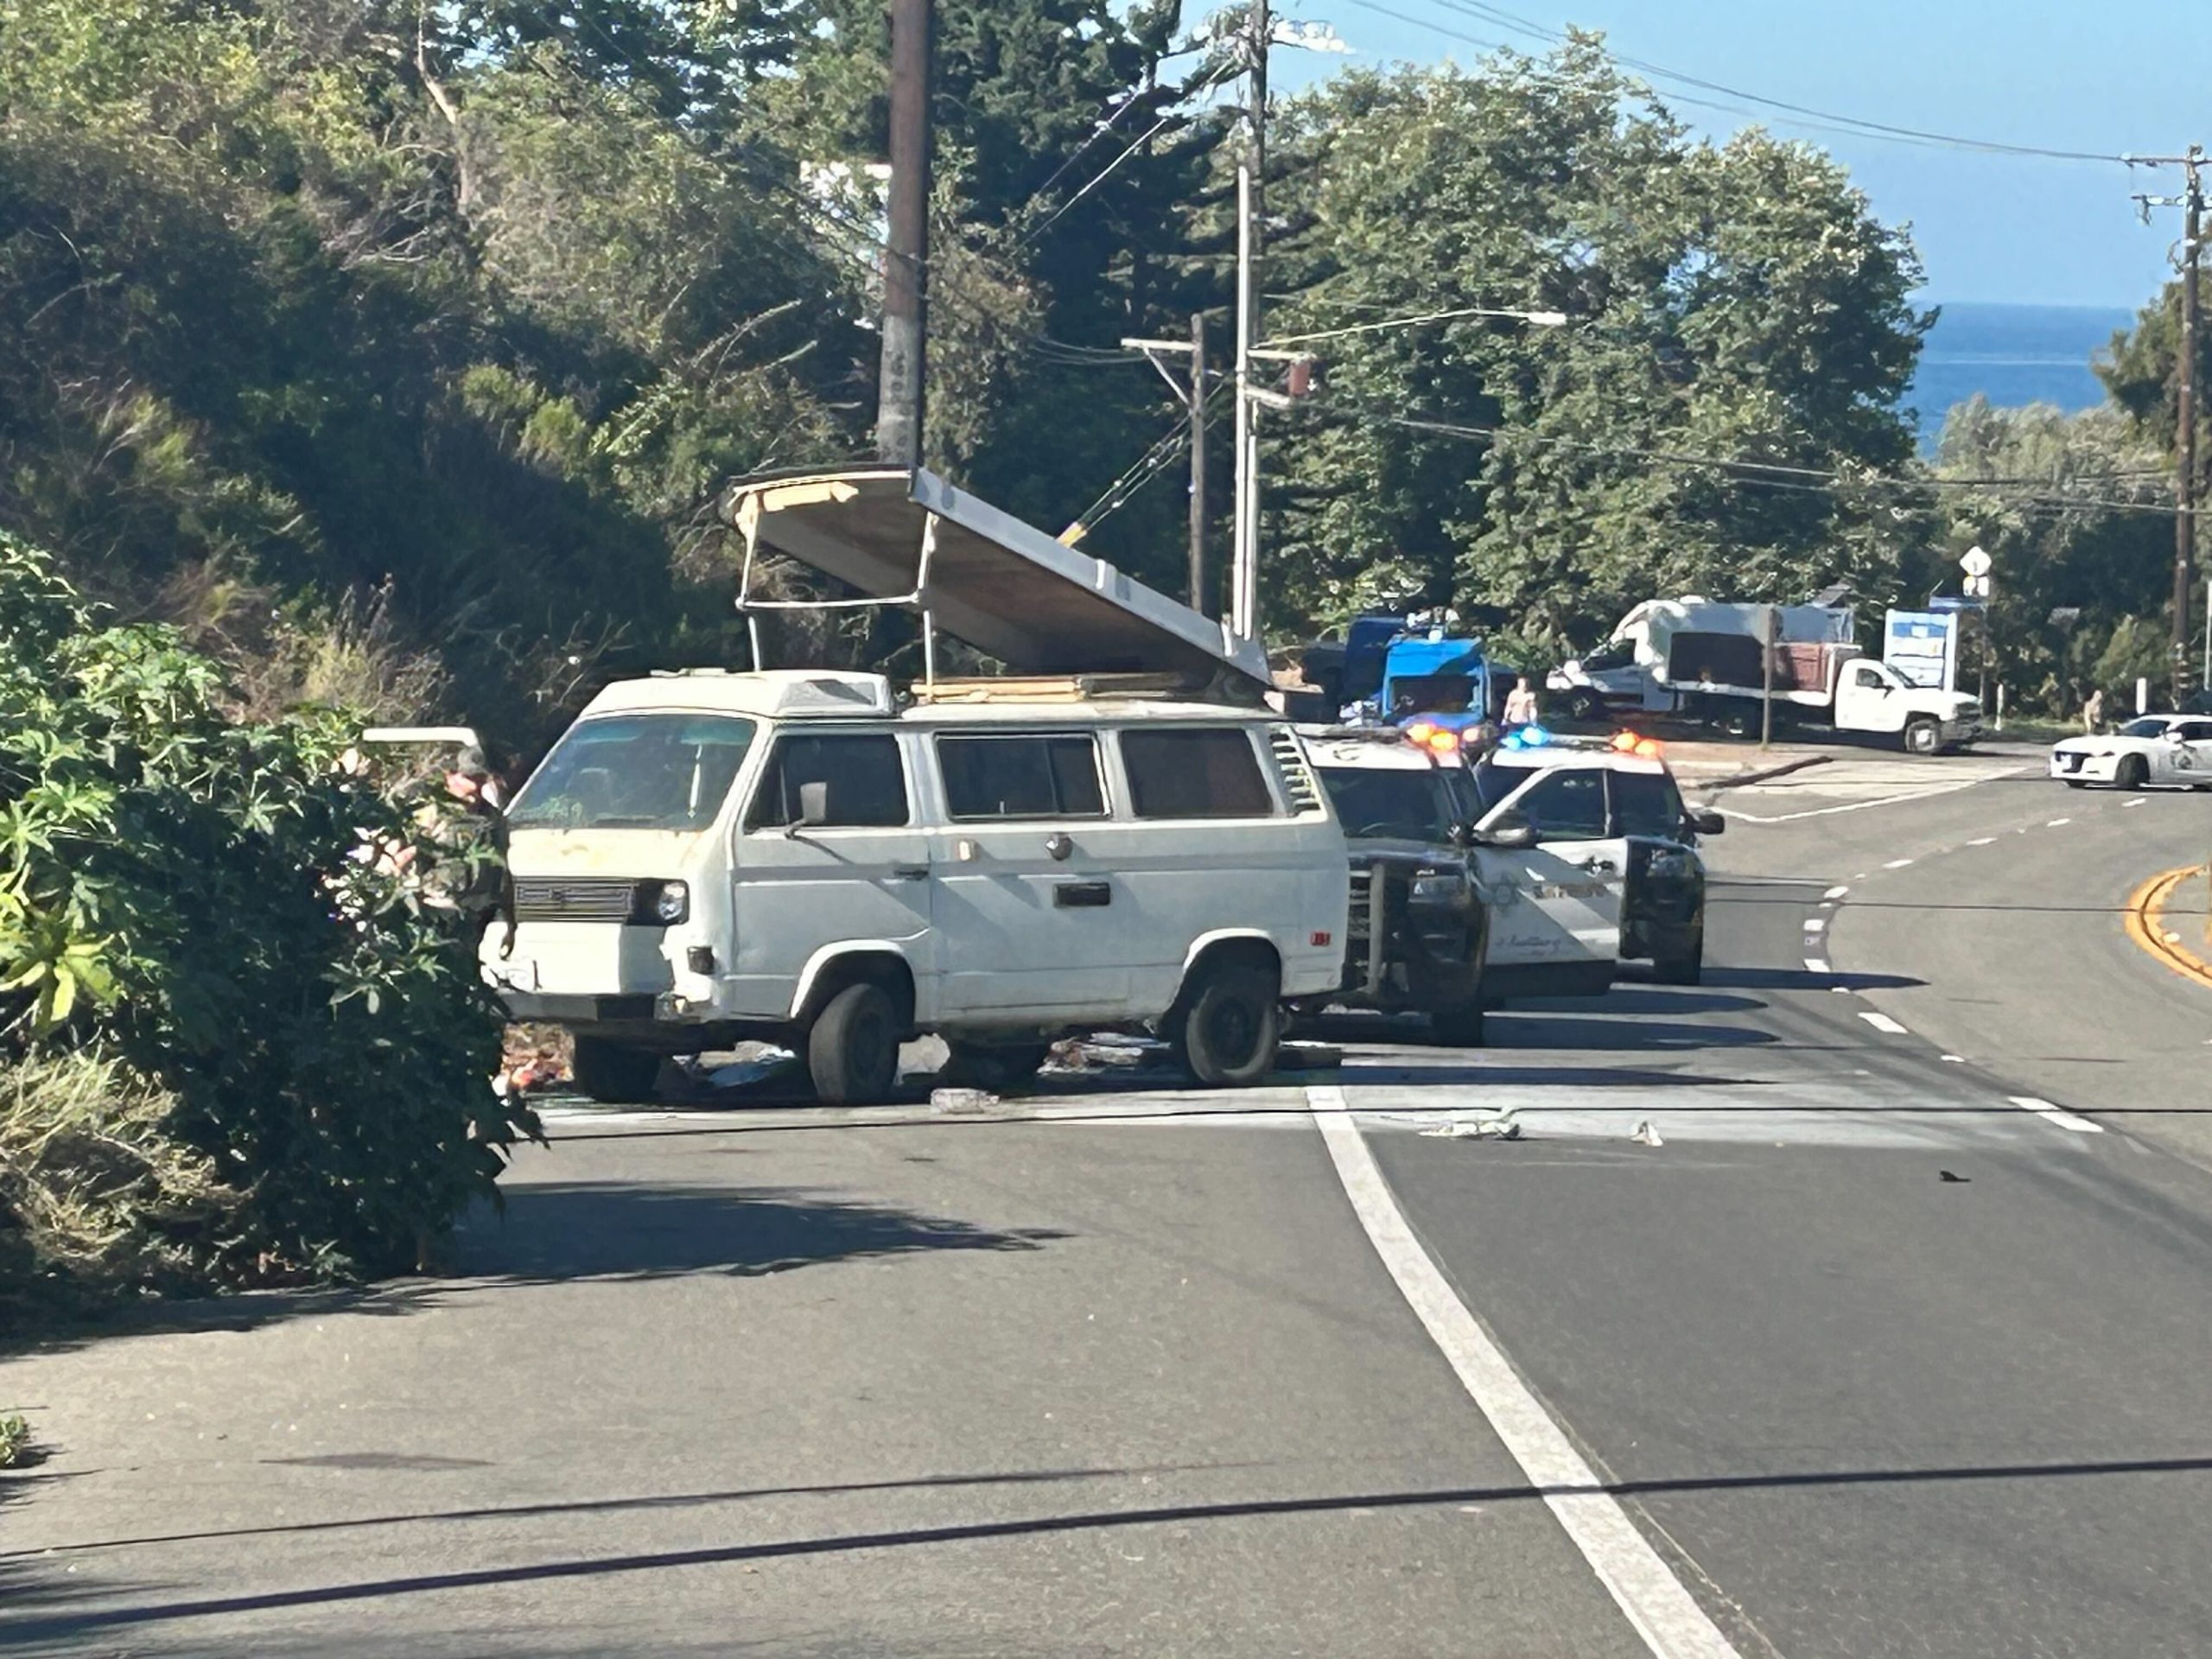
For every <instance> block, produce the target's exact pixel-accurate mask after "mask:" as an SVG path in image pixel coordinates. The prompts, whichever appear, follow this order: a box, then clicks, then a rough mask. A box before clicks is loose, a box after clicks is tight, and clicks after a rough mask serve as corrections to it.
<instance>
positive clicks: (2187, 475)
mask: <svg viewBox="0 0 2212 1659" xmlns="http://www.w3.org/2000/svg"><path fill="white" fill-rule="evenodd" d="M2129 159H2130V160H2131V161H2133V162H2136V163H2137V164H2139V165H2142V166H2147V167H2178V168H2181V169H2182V188H2181V194H2179V195H2177V196H2138V197H2136V199H2135V200H2137V201H2138V202H2139V203H2140V204H2141V205H2142V208H2143V216H2144V218H2145V219H2149V218H2150V215H2151V209H2152V208H2153V207H2178V208H2180V209H2181V211H2182V238H2181V259H2180V262H2179V263H2180V265H2181V352H2180V361H2179V362H2178V364H2177V365H2176V369H2175V384H2174V391H2175V397H2174V402H2175V405H2176V407H2175V410H2174V414H2175V423H2174V626H2173V684H2172V691H2173V706H2174V707H2175V708H2177V709H2178V708H2180V707H2181V705H2182V702H2183V700H2184V699H2185V698H2187V696H2189V690H2190V684H2189V671H2190V660H2189V624H2190V602H2189V601H2190V581H2191V578H2192V576H2193V575H2195V572H2196V479H2197V473H2196V341H2197V331H2198V305H2197V292H2196V285H2197V273H2198V267H2199V264H2200V263H2201V262H2200V260H2199V257H2198V244H2199V242H2200V240H2201V239H2202V227H2203V217H2204V187H2203V178H2202V173H2203V168H2204V164H2205V155H2204V147H2203V146H2202V144H2191V145H2190V147H2189V150H2188V153H2187V154H2185V155H2181V156H2132V157H2130V158H2129ZM2205 629H2206V637H2205V660H2206V662H2207V663H2208V664H2212V599H2209V601H2208V604H2207V607H2206V616H2205Z"/></svg>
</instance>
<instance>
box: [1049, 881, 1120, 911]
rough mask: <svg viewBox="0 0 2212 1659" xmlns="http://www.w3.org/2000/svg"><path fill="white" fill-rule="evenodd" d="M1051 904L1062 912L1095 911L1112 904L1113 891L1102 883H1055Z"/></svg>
mask: <svg viewBox="0 0 2212 1659" xmlns="http://www.w3.org/2000/svg"><path fill="white" fill-rule="evenodd" d="M1052 902H1053V904H1055V905H1057V906H1058V907H1059V908H1060V909H1062V910H1096V909H1098V908H1100V907H1101V906H1106V905H1110V904H1112V903H1113V902H1114V889H1113V888H1112V887H1110V886H1109V885H1108V884H1107V883H1105V882H1103V881H1056V882H1054V883H1053V884H1052Z"/></svg>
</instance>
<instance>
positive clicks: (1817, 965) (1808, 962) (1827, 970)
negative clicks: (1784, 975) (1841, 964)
mask: <svg viewBox="0 0 2212 1659" xmlns="http://www.w3.org/2000/svg"><path fill="white" fill-rule="evenodd" d="M1805 967H1806V969H1807V970H1808V972H1811V973H1815V974H1832V973H1834V971H1835V969H1833V968H1831V967H1829V966H1828V965H1827V963H1825V962H1822V961H1821V959H1820V958H1819V957H1806V958H1805Z"/></svg>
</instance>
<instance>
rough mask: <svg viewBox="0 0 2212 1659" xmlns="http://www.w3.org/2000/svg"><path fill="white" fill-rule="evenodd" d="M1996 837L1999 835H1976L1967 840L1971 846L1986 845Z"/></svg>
mask: <svg viewBox="0 0 2212 1659" xmlns="http://www.w3.org/2000/svg"><path fill="white" fill-rule="evenodd" d="M1996 839H1997V837H1996V836H1975V837H1974V839H1973V840H1972V841H1970V842H1967V846H1969V847H1986V846H1988V845H1989V843H1990V842H1993V841H1995V840H1996Z"/></svg>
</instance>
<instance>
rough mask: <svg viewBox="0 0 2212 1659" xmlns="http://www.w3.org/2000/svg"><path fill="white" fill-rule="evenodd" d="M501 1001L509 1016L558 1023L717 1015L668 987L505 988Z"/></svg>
mask: <svg viewBox="0 0 2212 1659" xmlns="http://www.w3.org/2000/svg"><path fill="white" fill-rule="evenodd" d="M499 1001H501V1002H503V1003H505V1005H506V1009H507V1018H508V1019H510V1020H516V1021H518V1022H523V1023H542V1024H545V1025H555V1026H612V1025H636V1024H639V1023H642V1022H645V1021H648V1020H655V1021H660V1022H662V1023H674V1024H685V1025H690V1024H696V1023H699V1022H702V1021H704V1020H711V1019H713V1018H714V1017H715V1011H714V1009H713V1007H711V1006H710V1005H709V1004H707V1003H704V1002H687V1001H684V1000H683V999H682V998H680V997H677V996H672V995H670V994H668V993H667V992H665V991H664V992H662V993H661V994H660V995H658V996H656V995H652V993H650V992H642V991H640V992H632V993H630V994H628V995H618V996H569V995H560V994H558V993H555V992H550V991H517V990H510V989H507V988H500V990H499Z"/></svg>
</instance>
